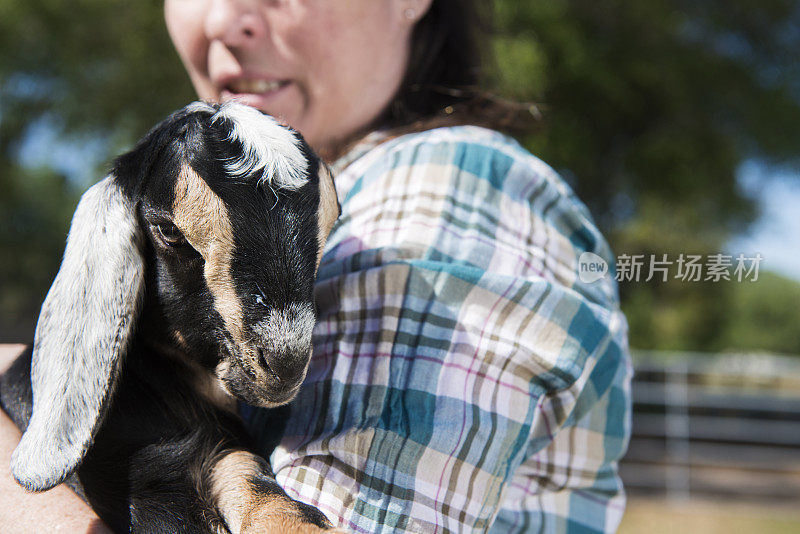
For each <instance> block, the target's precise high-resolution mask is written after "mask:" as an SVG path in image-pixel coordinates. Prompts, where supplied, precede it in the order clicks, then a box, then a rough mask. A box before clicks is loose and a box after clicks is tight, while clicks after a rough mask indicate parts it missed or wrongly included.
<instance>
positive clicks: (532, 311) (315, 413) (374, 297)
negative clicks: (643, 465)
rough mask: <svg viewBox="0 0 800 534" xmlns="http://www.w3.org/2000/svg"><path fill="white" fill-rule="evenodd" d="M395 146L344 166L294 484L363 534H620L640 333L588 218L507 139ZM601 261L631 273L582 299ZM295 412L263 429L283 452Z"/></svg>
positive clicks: (594, 287) (290, 475)
mask: <svg viewBox="0 0 800 534" xmlns="http://www.w3.org/2000/svg"><path fill="white" fill-rule="evenodd" d="M379 141H381V139H379V138H378V136H376V135H373V138H372V140H370V141H368V142H366V143H364V144H362V145H361V146H359V147H357V148H356V149H354V151H353V152H351V153H350V154H349V155H348V156H346V157H345V158H344V159H343V160H342V161H340V162H339V163H338V165H337V166H338V167H339V168H341V169H343V170H341V171H340V173H339V174H338V175H337V179H336V185H337V188H338V192H339V198H340V202H341V205H342V216H341V218H340V220H339V221H338V223H337V225H336V227H335V228H334V231H333V233H332V234H331V236H330V239H329V241H328V244H327V247H326V254H325V256H324V258H323V260H322V265H321V266H320V272H319V280H318V284H317V292H316V297H317V305H318V308H319V322H318V324H317V327H316V329H315V331H314V348H315V352H314V357H313V358H312V361H311V364H310V368H309V371H308V377H307V379H306V382H305V384H304V386H303V387H302V388H301V391H300V394H299V395H298V397H297V399H296V400H295V401H294V402H293V403H292V404H291V405H290V408H289V409H287V410H284V413H288V415H287V416H286V418H284V419H283V421H284V422H285V430H284V433H283V437H282V439H281V441H280V443H279V444H278V446H277V447H276V448H275V449H274V451H273V452H272V454H271V457H270V459H271V461H272V466H273V468H274V470H275V473H276V475H277V479H278V481H279V482H280V483H281V484H282V485H283V486H284V487H285V488H286V490H287V492H288V493H289V495H290V496H293V497H295V498H297V499H299V500H302V501H304V502H308V503H311V504H314V505H316V506H317V507H319V508H320V510H322V511H323V512H324V513H325V514H326V515H328V516H329V517H330V518H331V519H332V520H333V522H334V523H335V524H338V525H340V526H342V527H344V528H347V529H351V530H353V531H356V532H395V531H409V532H431V533H447V532H473V531H477V532H486V531H489V532H492V533H495V532H497V533H506V532H611V531H614V530H615V529H616V527H617V525H618V523H619V521H620V519H621V517H622V512H623V509H624V504H625V498H624V493H623V491H622V486H621V483H620V480H619V478H618V476H617V470H616V462H617V460H618V459H619V458H620V457H621V456H622V454H623V453H624V451H625V448H626V446H627V440H628V435H629V432H630V390H629V380H630V374H631V369H630V364H629V356H628V347H627V338H626V333H627V324H626V321H625V318H624V316H623V314H622V313H621V311H620V309H619V304H618V297H617V289H616V285H615V282H614V281H613V256H612V254H611V251H610V249H609V247H608V245H607V244H606V242H605V241H604V239H603V238H602V236H601V235H600V233H599V232H598V230H597V229H596V228H595V226H594V224H593V222H592V220H591V217H590V216H589V213H588V211H587V210H586V208H585V206H584V205H583V204H581V202H580V201H578V200H577V199H576V197H575V196H574V194H573V193H572V191H571V190H570V188H569V187H568V186H567V185H566V184H565V183H564V182H563V181H562V179H561V178H560V177H559V176H558V175H557V174H556V173H555V172H554V171H553V170H552V169H551V168H549V167H548V166H547V165H545V164H544V163H542V162H541V161H540V160H538V159H536V158H535V157H533V156H531V155H530V154H529V153H528V152H526V151H525V150H524V149H523V148H521V147H520V146H519V145H518V144H517V143H516V142H514V141H513V140H511V139H509V138H507V137H504V136H502V135H500V134H498V133H496V132H492V131H489V130H485V129H481V128H477V127H469V126H468V127H454V128H441V129H436V130H431V131H427V132H423V133H417V134H411V135H406V136H403V137H399V138H396V139H393V140H389V141H386V142H383V143H380V144H379ZM584 251H591V252H593V253H596V254H598V255H600V256H601V257H603V258H605V259H606V261H608V263H609V265H611V272H612V275H611V276H606V277H605V278H603V279H602V280H600V281H597V282H594V283H590V284H589V283H582V282H581V281H580V280H579V279H578V277H577V273H578V270H577V269H578V267H577V265H578V256H579V255H580V254H581V253H582V252H584ZM275 414H276V412H275V411H266V410H260V411H258V410H256V411H249V412H248V413H247V414H246V419H247V420H248V421H249V427H250V429H251V431H252V433H253V434H254V436H255V437H256V438H257V439H258V440H259V441H260V442H261V444H262V445H263V452H264V453H265V454H266V453H268V452H269V451H270V450H271V446H270V445H269V442H270V436H272V435H274V434H275V428H276V424H277V423H276V420H277V416H276V415H275ZM273 445H274V443H273Z"/></svg>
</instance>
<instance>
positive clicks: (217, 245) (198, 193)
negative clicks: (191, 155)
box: [172, 165, 244, 344]
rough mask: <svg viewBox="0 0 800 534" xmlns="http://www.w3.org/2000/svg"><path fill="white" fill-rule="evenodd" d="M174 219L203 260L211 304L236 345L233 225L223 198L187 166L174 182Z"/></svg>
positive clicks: (240, 332) (238, 307)
mask: <svg viewBox="0 0 800 534" xmlns="http://www.w3.org/2000/svg"><path fill="white" fill-rule="evenodd" d="M172 212H173V218H174V220H173V222H174V223H175V226H177V227H178V229H179V230H180V231H181V232H183V235H184V236H185V237H186V240H187V241H188V242H189V244H191V245H192V246H193V247H194V248H195V250H197V252H199V253H200V255H201V256H203V259H204V260H205V266H204V268H203V269H204V273H203V274H204V276H205V279H206V284H207V285H208V288H209V290H210V291H211V295H212V296H213V297H214V307H215V308H216V310H217V312H219V314H220V315H221V316H222V320H223V321H224V323H225V328H227V330H228V332H229V333H230V334H231V336H232V337H233V340H234V341H235V342H236V343H237V344H241V343H243V341H244V328H243V315H242V302H241V300H240V299H239V297H238V296H237V295H236V288H235V286H234V283H233V276H232V275H231V261H232V259H233V251H234V238H233V225H232V224H231V221H230V218H229V217H228V210H227V208H225V204H224V203H223V202H222V199H221V198H219V196H218V195H217V194H216V193H214V191H212V190H211V188H210V187H208V184H207V183H206V182H205V180H203V179H202V178H201V177H200V176H198V175H197V173H196V172H194V171H193V170H192V169H191V168H190V167H189V166H188V165H184V166H183V167H182V168H181V172H180V174H179V175H178V179H177V181H176V183H175V201H174V203H173V205H172Z"/></svg>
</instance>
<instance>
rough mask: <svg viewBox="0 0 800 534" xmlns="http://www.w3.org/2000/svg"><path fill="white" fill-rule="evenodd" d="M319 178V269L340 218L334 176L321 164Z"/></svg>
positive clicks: (318, 171)
mask: <svg viewBox="0 0 800 534" xmlns="http://www.w3.org/2000/svg"><path fill="white" fill-rule="evenodd" d="M317 175H318V176H319V208H317V221H318V222H317V224H318V225H319V235H318V236H317V241H318V242H319V250H318V251H317V267H319V262H320V260H322V251H323V249H324V248H325V241H327V239H328V234H330V232H331V229H332V228H333V224H334V223H335V222H336V219H338V218H339V200H338V199H337V197H336V187H335V186H334V185H333V176H332V175H331V173H330V171H329V170H328V167H327V166H326V165H325V164H324V163H322V162H320V164H319V168H318V169H317Z"/></svg>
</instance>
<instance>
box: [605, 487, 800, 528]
mask: <svg viewBox="0 0 800 534" xmlns="http://www.w3.org/2000/svg"><path fill="white" fill-rule="evenodd" d="M798 505H800V496H798ZM640 533H641V534H798V533H800V506H798V507H794V508H792V507H788V506H769V505H758V504H742V503H730V502H709V501H690V502H687V503H685V504H684V503H669V502H667V501H664V500H641V499H631V500H630V501H629V502H628V508H627V511H626V513H625V517H624V518H623V519H622V524H621V525H620V529H619V534H640Z"/></svg>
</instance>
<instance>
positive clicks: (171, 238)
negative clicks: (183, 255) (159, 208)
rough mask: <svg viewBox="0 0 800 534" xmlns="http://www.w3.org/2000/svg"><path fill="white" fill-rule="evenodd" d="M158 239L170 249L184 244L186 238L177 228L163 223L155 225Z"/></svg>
mask: <svg viewBox="0 0 800 534" xmlns="http://www.w3.org/2000/svg"><path fill="white" fill-rule="evenodd" d="M155 227H156V231H157V232H158V235H159V237H160V238H161V240H162V241H164V243H166V244H167V245H169V246H171V247H178V246H181V245H185V244H186V238H185V237H183V234H182V233H181V231H180V230H178V227H177V226H175V225H174V224H169V223H164V224H157V225H155Z"/></svg>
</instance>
